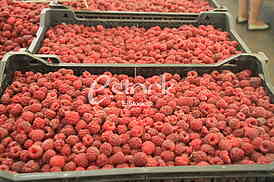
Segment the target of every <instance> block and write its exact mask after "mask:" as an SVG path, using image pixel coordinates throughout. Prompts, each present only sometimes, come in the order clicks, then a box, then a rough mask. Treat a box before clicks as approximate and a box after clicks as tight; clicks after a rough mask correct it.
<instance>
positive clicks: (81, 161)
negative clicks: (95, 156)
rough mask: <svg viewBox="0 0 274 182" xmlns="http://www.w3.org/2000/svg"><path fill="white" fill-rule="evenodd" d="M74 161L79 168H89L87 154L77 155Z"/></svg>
mask: <svg viewBox="0 0 274 182" xmlns="http://www.w3.org/2000/svg"><path fill="white" fill-rule="evenodd" d="M73 161H74V162H75V164H76V165H77V166H79V167H84V168H86V167H88V159H87V155H86V154H85V153H80V154H76V155H75V157H74V159H73Z"/></svg>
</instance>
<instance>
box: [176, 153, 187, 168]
mask: <svg viewBox="0 0 274 182" xmlns="http://www.w3.org/2000/svg"><path fill="white" fill-rule="evenodd" d="M189 162H190V161H189V158H188V157H187V156H186V155H183V156H178V157H176V158H175V166H187V165H188V164H189Z"/></svg>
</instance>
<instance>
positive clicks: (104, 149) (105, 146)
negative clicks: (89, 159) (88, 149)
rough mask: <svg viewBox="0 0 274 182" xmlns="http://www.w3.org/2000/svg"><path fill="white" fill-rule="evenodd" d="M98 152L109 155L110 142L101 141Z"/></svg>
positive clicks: (110, 152)
mask: <svg viewBox="0 0 274 182" xmlns="http://www.w3.org/2000/svg"><path fill="white" fill-rule="evenodd" d="M100 152H101V153H103V154H105V155H106V156H110V155H111V154H112V145H111V144H110V143H106V142H105V143H103V144H102V145H101V146H100Z"/></svg>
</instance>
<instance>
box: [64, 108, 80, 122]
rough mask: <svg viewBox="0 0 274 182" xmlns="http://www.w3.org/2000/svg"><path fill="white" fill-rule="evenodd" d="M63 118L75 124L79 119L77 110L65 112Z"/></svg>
mask: <svg viewBox="0 0 274 182" xmlns="http://www.w3.org/2000/svg"><path fill="white" fill-rule="evenodd" d="M65 120H66V122H67V123H68V124H71V125H75V124H76V123H77V122H78V121H79V120H80V115H79V113H78V112H74V111H67V112H65Z"/></svg>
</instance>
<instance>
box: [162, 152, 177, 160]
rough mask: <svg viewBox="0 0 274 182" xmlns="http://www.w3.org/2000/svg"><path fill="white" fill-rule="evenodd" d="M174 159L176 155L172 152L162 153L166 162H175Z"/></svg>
mask: <svg viewBox="0 0 274 182" xmlns="http://www.w3.org/2000/svg"><path fill="white" fill-rule="evenodd" d="M174 157H175V155H174V153H173V152H171V151H163V152H162V153H161V158H162V159H163V160H164V161H165V162H167V161H173V160H174Z"/></svg>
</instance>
